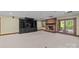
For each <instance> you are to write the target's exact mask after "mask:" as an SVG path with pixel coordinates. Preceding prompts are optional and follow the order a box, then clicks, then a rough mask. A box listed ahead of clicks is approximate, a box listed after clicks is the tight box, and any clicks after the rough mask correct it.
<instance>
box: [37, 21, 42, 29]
mask: <svg viewBox="0 0 79 59" xmlns="http://www.w3.org/2000/svg"><path fill="white" fill-rule="evenodd" d="M37 29H38V30H40V29H42V23H41V20H38V21H37Z"/></svg>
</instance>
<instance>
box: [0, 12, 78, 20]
mask: <svg viewBox="0 0 79 59" xmlns="http://www.w3.org/2000/svg"><path fill="white" fill-rule="evenodd" d="M76 15H79V11H73V12H71V13H66V12H64V11H0V16H19V17H31V18H35V19H46V18H49V16H53V17H61V16H76Z"/></svg>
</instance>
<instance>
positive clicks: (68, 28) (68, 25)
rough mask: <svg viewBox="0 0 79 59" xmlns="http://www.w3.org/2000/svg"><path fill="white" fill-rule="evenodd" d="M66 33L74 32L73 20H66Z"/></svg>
mask: <svg viewBox="0 0 79 59" xmlns="http://www.w3.org/2000/svg"><path fill="white" fill-rule="evenodd" d="M65 30H66V33H69V34H74V20H66V29H65Z"/></svg>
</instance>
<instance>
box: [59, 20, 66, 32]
mask: <svg viewBox="0 0 79 59" xmlns="http://www.w3.org/2000/svg"><path fill="white" fill-rule="evenodd" d="M59 25H60V26H59V27H60V28H59V29H60V30H59V32H64V28H65V27H64V26H65V25H64V21H63V20H62V21H60V23H59Z"/></svg>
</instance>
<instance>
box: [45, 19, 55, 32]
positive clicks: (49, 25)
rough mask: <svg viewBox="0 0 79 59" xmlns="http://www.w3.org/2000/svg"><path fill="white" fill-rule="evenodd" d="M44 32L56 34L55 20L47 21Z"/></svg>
mask: <svg viewBox="0 0 79 59" xmlns="http://www.w3.org/2000/svg"><path fill="white" fill-rule="evenodd" d="M46 30H47V31H49V32H56V19H55V18H54V19H48V20H47V23H46Z"/></svg>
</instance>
